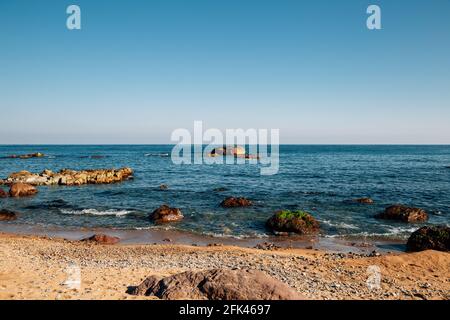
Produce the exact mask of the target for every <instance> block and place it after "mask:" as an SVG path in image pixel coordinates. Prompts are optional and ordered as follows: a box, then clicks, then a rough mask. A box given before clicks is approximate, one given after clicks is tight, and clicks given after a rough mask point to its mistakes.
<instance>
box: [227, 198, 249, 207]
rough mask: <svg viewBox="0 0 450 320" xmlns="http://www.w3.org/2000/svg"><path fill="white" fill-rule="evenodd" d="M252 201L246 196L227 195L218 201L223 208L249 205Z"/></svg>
mask: <svg viewBox="0 0 450 320" xmlns="http://www.w3.org/2000/svg"><path fill="white" fill-rule="evenodd" d="M252 205H253V203H252V202H251V201H250V200H248V199H246V198H234V197H228V198H226V199H225V200H223V201H222V202H221V203H220V206H221V207H223V208H238V207H250V206H252Z"/></svg>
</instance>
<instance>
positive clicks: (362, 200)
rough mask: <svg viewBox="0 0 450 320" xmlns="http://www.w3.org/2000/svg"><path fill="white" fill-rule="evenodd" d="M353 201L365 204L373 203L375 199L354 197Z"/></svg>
mask: <svg viewBox="0 0 450 320" xmlns="http://www.w3.org/2000/svg"><path fill="white" fill-rule="evenodd" d="M353 202H356V203H363V204H373V203H374V201H373V199H371V198H359V199H354V200H353Z"/></svg>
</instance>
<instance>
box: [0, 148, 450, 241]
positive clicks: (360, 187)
mask: <svg viewBox="0 0 450 320" xmlns="http://www.w3.org/2000/svg"><path fill="white" fill-rule="evenodd" d="M171 149H172V146H169V145H148V146H0V157H4V156H7V155H11V154H26V153H33V152H38V151H39V152H42V153H45V154H46V155H47V156H46V157H44V158H34V159H0V177H2V178H5V177H7V176H8V175H9V174H10V173H11V172H15V171H20V170H28V171H31V172H41V171H43V170H44V169H51V170H53V171H58V170H60V169H64V168H70V169H91V168H112V167H116V168H118V167H124V166H127V167H131V168H133V169H134V171H135V175H134V176H135V178H134V180H130V181H126V182H123V183H120V184H114V185H88V186H80V187H65V186H53V187H39V191H40V192H39V194H38V195H37V196H35V197H31V198H21V199H12V198H8V199H0V206H1V207H2V208H8V209H11V210H15V211H18V212H20V213H21V215H20V219H18V220H16V221H14V222H7V224H28V225H35V226H52V227H54V226H56V227H64V228H80V227H82V228H117V229H141V230H142V229H144V230H145V229H152V228H169V229H176V230H183V231H189V232H194V233H197V234H204V235H214V236H221V237H223V236H225V237H267V236H268V232H267V230H266V229H265V227H264V224H265V221H266V220H267V218H268V217H270V216H271V214H272V213H273V212H274V211H276V210H278V209H304V210H306V211H309V212H311V213H312V214H313V215H314V216H315V217H316V218H317V219H319V221H320V222H321V226H322V235H323V236H325V237H357V238H361V237H368V238H387V239H404V238H406V237H407V236H408V235H409V234H410V233H411V232H412V231H413V230H416V229H417V228H418V227H420V226H422V224H412V225H411V224H409V225H408V224H404V223H398V222H389V221H383V220H377V219H374V218H373V216H374V214H376V213H377V212H379V211H381V210H383V209H384V208H385V207H386V206H388V205H390V204H394V203H402V204H406V205H411V206H417V207H421V208H423V209H426V210H427V211H428V212H429V214H430V220H429V222H428V224H449V222H450V220H449V214H450V197H449V192H450V169H449V168H446V167H447V166H449V165H450V146H291V145H284V146H281V147H280V169H279V173H278V174H277V175H273V176H261V175H260V167H259V166H256V165H250V164H246V165H181V166H180V165H175V164H173V163H172V162H171V158H170V156H168V155H169V154H170V152H171ZM92 156H103V157H100V158H99V157H92ZM161 184H166V185H168V186H169V189H168V190H164V191H162V190H160V189H159V186H160V185H161ZM222 187H223V188H226V191H224V192H216V191H214V189H216V188H222ZM227 196H244V197H247V198H250V199H252V200H253V201H254V202H255V204H256V205H255V206H254V207H251V208H238V209H222V208H220V207H219V203H220V202H221V201H222V200H223V199H224V198H225V197H227ZM366 196H368V197H371V198H373V199H374V200H375V202H376V203H375V204H374V205H364V204H353V203H348V202H346V200H349V199H354V198H359V197H366ZM164 203H167V204H169V205H171V206H175V207H179V208H181V210H182V211H183V214H184V216H185V219H184V220H183V221H182V222H179V223H175V224H171V225H166V226H163V227H161V226H155V225H153V223H152V222H151V221H149V219H148V214H149V213H150V212H152V211H153V210H154V209H155V208H157V207H158V206H160V205H161V204H164ZM2 224H6V223H5V222H2Z"/></svg>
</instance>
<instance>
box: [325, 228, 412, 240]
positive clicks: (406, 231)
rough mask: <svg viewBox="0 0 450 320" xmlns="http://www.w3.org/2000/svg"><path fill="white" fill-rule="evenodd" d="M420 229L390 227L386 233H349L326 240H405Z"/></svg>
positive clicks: (328, 236) (330, 236)
mask: <svg viewBox="0 0 450 320" xmlns="http://www.w3.org/2000/svg"><path fill="white" fill-rule="evenodd" d="M417 229H418V227H392V226H389V227H388V230H386V232H368V231H364V232H358V233H349V234H334V235H325V238H347V237H368V238H376V237H380V238H397V239H405V238H407V237H408V236H409V235H410V234H411V233H412V232H414V231H416V230H417Z"/></svg>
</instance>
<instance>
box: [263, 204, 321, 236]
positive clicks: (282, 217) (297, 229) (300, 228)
mask: <svg viewBox="0 0 450 320" xmlns="http://www.w3.org/2000/svg"><path fill="white" fill-rule="evenodd" d="M266 226H267V227H268V228H269V229H270V230H272V231H275V232H276V233H279V232H294V233H298V234H311V233H316V232H318V231H319V222H318V221H317V220H316V219H314V217H313V216H311V215H310V214H309V213H307V212H304V211H301V210H298V211H290V210H281V211H277V212H276V213H275V214H274V215H273V216H272V217H271V218H269V220H267V222H266Z"/></svg>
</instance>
